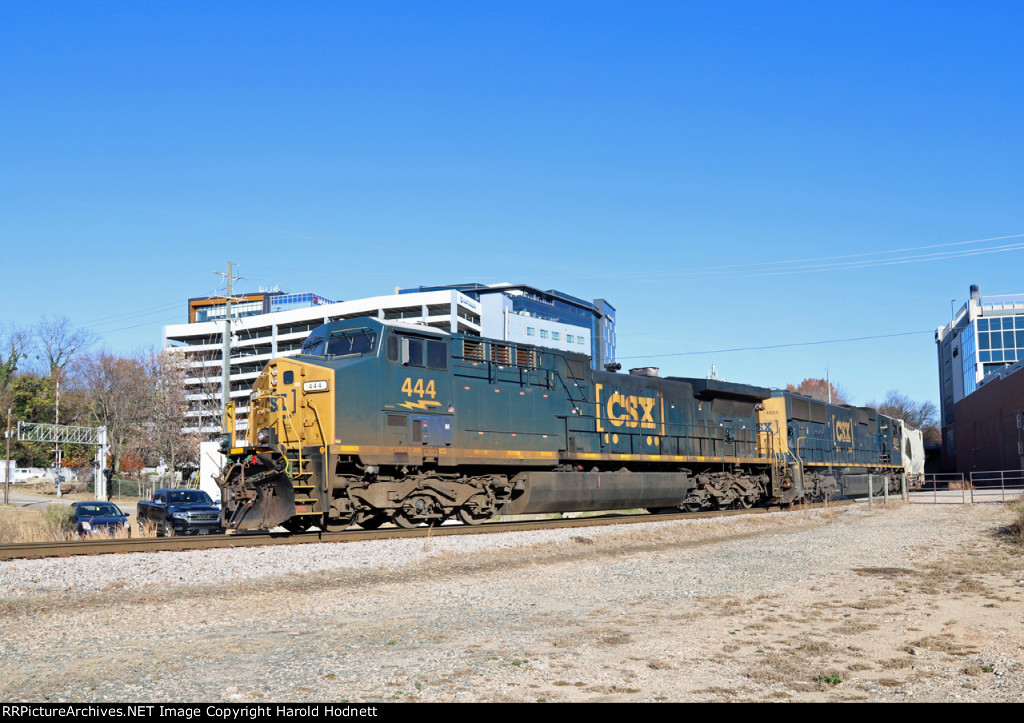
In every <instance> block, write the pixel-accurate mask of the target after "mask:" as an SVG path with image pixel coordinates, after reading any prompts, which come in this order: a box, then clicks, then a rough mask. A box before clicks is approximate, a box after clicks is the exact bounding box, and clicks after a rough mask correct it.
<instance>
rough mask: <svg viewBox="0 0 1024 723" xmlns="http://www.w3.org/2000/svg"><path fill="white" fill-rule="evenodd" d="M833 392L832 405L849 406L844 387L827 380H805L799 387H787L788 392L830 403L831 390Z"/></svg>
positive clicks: (789, 385) (790, 385)
mask: <svg viewBox="0 0 1024 723" xmlns="http://www.w3.org/2000/svg"><path fill="white" fill-rule="evenodd" d="M830 388H831V390H832V404H849V403H850V401H849V398H848V396H847V394H846V391H845V390H844V389H843V388H842V387H838V386H836V385H835V384H831V383H830V382H828V381H827V380H825V379H804V380H803V381H802V382H800V383H799V384H798V385H796V386H794V385H792V384H788V385H786V391H787V392H795V393H796V394H802V395H803V396H805V397H810V398H811V399H818V400H820V401H822V402H827V401H829V389H830Z"/></svg>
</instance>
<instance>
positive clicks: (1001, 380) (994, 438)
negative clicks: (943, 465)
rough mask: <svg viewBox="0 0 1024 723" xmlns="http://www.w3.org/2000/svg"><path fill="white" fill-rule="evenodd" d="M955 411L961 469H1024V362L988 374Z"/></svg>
mask: <svg viewBox="0 0 1024 723" xmlns="http://www.w3.org/2000/svg"><path fill="white" fill-rule="evenodd" d="M955 414H956V420H955V422H954V425H955V429H956V431H955V434H954V440H955V445H956V452H955V453H956V471H957V472H963V473H965V474H966V473H969V472H982V471H989V470H1011V469H1024V362H1017V363H1016V364H1014V365H1013V366H1010V367H1007V368H1005V369H1003V370H1001V371H999V372H996V373H994V374H991V375H990V376H988V377H986V379H985V380H984V382H982V383H981V384H980V385H979V386H978V389H977V390H976V391H975V392H973V393H972V394H968V395H967V396H966V397H964V398H963V399H961V400H960V401H959V402H957V403H956V412H955Z"/></svg>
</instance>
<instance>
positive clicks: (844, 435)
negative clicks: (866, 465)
mask: <svg viewBox="0 0 1024 723" xmlns="http://www.w3.org/2000/svg"><path fill="white" fill-rule="evenodd" d="M835 430H836V444H853V423H852V422H840V421H839V420H838V419H837V420H835Z"/></svg>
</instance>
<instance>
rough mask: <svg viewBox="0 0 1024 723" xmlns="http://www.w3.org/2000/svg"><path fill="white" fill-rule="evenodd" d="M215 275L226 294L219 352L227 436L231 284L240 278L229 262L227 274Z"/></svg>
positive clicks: (222, 422) (229, 400) (223, 423)
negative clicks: (220, 350) (222, 284)
mask: <svg viewBox="0 0 1024 723" xmlns="http://www.w3.org/2000/svg"><path fill="white" fill-rule="evenodd" d="M215 273H217V274H220V275H221V276H224V278H225V281H226V283H227V293H226V294H225V296H224V349H223V351H222V352H221V354H222V355H223V359H222V360H221V373H220V396H221V400H220V402H221V403H220V410H221V417H220V418H221V431H222V432H224V433H225V434H227V433H229V432H230V431H231V430H229V429H228V405H229V404H230V403H231V282H232V281H234V280H236V279H241V278H242V277H241V276H232V274H231V262H230V261H228V272H227V274H223V273H221V272H220V271H217V272H215Z"/></svg>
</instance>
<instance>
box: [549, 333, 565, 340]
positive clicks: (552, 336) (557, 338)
mask: <svg viewBox="0 0 1024 723" xmlns="http://www.w3.org/2000/svg"><path fill="white" fill-rule="evenodd" d="M561 338H562V335H561V334H560V333H559V332H557V331H553V332H551V341H558V340H559V339H561Z"/></svg>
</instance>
